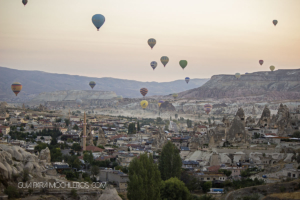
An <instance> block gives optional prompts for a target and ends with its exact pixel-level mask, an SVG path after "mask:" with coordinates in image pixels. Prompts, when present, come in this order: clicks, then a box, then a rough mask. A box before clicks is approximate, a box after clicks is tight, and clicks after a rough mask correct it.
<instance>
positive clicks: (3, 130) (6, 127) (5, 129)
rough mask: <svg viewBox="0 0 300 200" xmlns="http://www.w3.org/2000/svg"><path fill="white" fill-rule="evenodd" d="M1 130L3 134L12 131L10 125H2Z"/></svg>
mask: <svg viewBox="0 0 300 200" xmlns="http://www.w3.org/2000/svg"><path fill="white" fill-rule="evenodd" d="M0 130H1V132H2V134H3V135H8V134H9V132H10V127H9V126H0Z"/></svg>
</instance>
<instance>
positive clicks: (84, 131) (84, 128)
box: [82, 112, 86, 151]
mask: <svg viewBox="0 0 300 200" xmlns="http://www.w3.org/2000/svg"><path fill="white" fill-rule="evenodd" d="M82 140H83V142H82V144H83V151H86V114H85V112H84V117H83V136H82Z"/></svg>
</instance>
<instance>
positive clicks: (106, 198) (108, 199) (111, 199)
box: [99, 186, 122, 200]
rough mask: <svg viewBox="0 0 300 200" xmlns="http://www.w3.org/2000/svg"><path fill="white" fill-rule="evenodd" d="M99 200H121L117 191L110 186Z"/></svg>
mask: <svg viewBox="0 0 300 200" xmlns="http://www.w3.org/2000/svg"><path fill="white" fill-rule="evenodd" d="M99 200H122V199H121V197H120V196H119V195H118V192H117V190H116V189H115V188H114V187H112V186H107V187H106V188H105V190H104V191H103V194H102V195H101V196H100V198H99Z"/></svg>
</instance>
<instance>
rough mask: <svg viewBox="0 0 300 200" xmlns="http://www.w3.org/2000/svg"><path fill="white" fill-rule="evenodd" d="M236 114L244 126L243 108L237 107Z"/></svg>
mask: <svg viewBox="0 0 300 200" xmlns="http://www.w3.org/2000/svg"><path fill="white" fill-rule="evenodd" d="M236 116H238V117H239V118H240V119H241V121H242V122H243V124H244V126H245V124H246V123H245V113H244V110H243V108H239V109H238V111H237V112H236Z"/></svg>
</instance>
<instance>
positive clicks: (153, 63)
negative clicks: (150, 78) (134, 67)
mask: <svg viewBox="0 0 300 200" xmlns="http://www.w3.org/2000/svg"><path fill="white" fill-rule="evenodd" d="M150 65H151V67H152V69H153V70H155V68H156V67H157V62H156V61H152V62H151V63H150Z"/></svg>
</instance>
